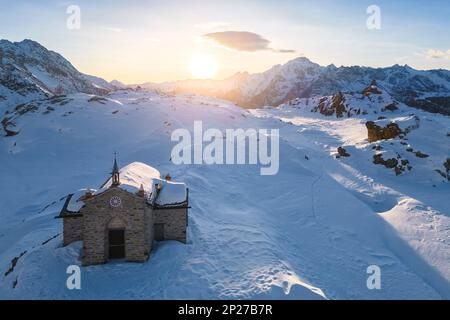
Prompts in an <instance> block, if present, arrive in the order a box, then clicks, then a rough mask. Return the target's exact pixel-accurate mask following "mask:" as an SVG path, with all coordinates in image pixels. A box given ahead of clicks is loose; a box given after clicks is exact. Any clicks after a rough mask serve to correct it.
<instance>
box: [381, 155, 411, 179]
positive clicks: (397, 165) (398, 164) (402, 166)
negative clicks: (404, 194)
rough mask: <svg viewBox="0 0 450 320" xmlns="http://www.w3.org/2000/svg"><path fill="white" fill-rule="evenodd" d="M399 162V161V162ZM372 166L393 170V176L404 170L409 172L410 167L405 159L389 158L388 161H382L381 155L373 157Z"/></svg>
mask: <svg viewBox="0 0 450 320" xmlns="http://www.w3.org/2000/svg"><path fill="white" fill-rule="evenodd" d="M399 160H400V161H399ZM372 162H373V163H374V164H379V165H383V166H385V167H386V168H388V169H394V172H395V175H397V176H398V175H399V174H401V173H402V172H403V171H405V170H406V169H408V170H411V169H412V167H411V165H410V164H409V160H407V159H401V158H399V159H396V158H390V159H383V155H382V154H381V153H377V154H374V155H373V161H372Z"/></svg>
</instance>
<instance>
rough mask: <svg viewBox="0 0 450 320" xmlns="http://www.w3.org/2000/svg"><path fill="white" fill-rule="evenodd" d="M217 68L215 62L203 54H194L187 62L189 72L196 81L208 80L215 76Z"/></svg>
mask: <svg viewBox="0 0 450 320" xmlns="http://www.w3.org/2000/svg"><path fill="white" fill-rule="evenodd" d="M218 69H219V66H218V64H217V61H216V60H215V59H214V58H213V57H212V56H210V55H208V54H205V53H195V54H193V55H192V57H191V60H190V61H189V70H190V72H191V75H192V76H193V77H194V78H196V79H209V78H212V77H213V76H215V75H216V73H217V70H218Z"/></svg>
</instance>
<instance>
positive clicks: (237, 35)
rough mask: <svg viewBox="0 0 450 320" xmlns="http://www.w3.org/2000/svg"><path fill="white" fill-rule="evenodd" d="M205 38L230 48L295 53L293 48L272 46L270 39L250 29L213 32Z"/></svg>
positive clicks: (247, 50) (245, 50) (205, 35)
mask: <svg viewBox="0 0 450 320" xmlns="http://www.w3.org/2000/svg"><path fill="white" fill-rule="evenodd" d="M203 38H205V39H208V40H211V41H213V42H214V43H217V44H218V45H221V46H223V47H226V48H228V49H232V50H237V51H244V52H256V51H273V52H280V53H294V52H295V50H291V49H274V48H272V47H270V41H269V40H267V39H265V38H264V37H262V36H261V35H259V34H257V33H253V32H248V31H222V32H212V33H207V34H204V35H203Z"/></svg>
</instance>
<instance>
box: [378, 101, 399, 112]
mask: <svg viewBox="0 0 450 320" xmlns="http://www.w3.org/2000/svg"><path fill="white" fill-rule="evenodd" d="M397 109H398V107H397V104H396V103H395V102H392V103H390V104H388V105H387V106H385V107H384V108H383V109H382V110H381V111H386V110H389V111H395V110H397Z"/></svg>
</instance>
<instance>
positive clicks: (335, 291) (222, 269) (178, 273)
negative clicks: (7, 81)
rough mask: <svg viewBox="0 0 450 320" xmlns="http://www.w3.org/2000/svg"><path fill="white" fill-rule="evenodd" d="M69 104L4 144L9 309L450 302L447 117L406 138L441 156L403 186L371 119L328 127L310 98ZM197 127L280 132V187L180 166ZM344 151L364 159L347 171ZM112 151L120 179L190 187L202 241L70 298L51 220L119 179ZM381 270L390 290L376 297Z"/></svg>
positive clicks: (254, 171)
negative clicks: (138, 165)
mask: <svg viewBox="0 0 450 320" xmlns="http://www.w3.org/2000/svg"><path fill="white" fill-rule="evenodd" d="M59 99H60V100H58V101H57V102H55V101H51V99H50V100H42V101H40V102H34V103H33V106H34V107H33V108H29V109H27V110H29V111H27V112H23V113H22V114H21V113H17V112H16V111H14V110H12V109H11V111H10V114H9V116H10V117H11V119H13V121H14V129H15V130H16V131H17V132H18V133H17V134H16V135H13V136H9V137H1V138H0V160H1V161H0V163H1V166H0V175H1V176H2V179H1V180H0V190H1V192H2V194H3V195H4V196H2V200H1V202H0V219H1V220H2V224H1V226H0V240H1V241H0V270H2V271H3V272H4V273H7V275H5V274H2V275H1V276H0V298H7V299H9V298H58V299H64V298H82V299H89V298H129V299H134V298H151V299H152V298H159V299H164V298H176V299H177V298H178V299H179V298H187V299H189V298H222V299H230V298H253V299H257V298H281V299H317V298H323V297H327V298H329V299H393V298H398V299H415V298H424V299H439V298H446V299H449V298H450V286H449V281H450V273H449V270H450V268H449V265H450V250H449V248H450V243H449V226H450V219H449V215H448V213H449V212H450V210H449V209H450V208H449V204H448V201H447V199H446V198H447V195H448V194H449V184H448V183H447V182H444V181H443V180H444V179H443V177H442V176H440V175H439V174H437V173H436V172H434V171H433V170H434V167H433V165H434V162H435V164H436V166H437V165H438V163H439V162H440V161H441V160H442V159H443V157H444V154H445V152H446V149H445V148H446V145H445V142H444V141H446V140H444V139H448V138H447V137H446V136H445V135H442V137H441V136H440V134H441V133H443V132H444V131H445V130H448V128H449V127H450V125H449V121H448V118H445V117H441V116H438V115H429V114H420V116H421V119H422V122H421V127H420V128H419V129H417V130H414V131H412V132H411V133H410V134H408V135H407V137H408V139H411V144H412V146H413V147H414V148H420V150H421V151H423V152H427V153H429V154H430V157H429V158H427V159H414V163H413V164H412V165H413V166H414V168H413V170H411V171H408V172H404V173H402V174H400V175H398V176H396V175H395V173H394V172H393V171H392V170H390V169H387V168H385V167H383V166H380V165H375V164H373V163H371V157H372V156H373V149H371V148H372V146H373V145H375V144H376V143H368V142H367V141H366V140H365V139H366V136H365V134H366V131H365V127H364V123H365V120H366V119H365V118H364V117H362V115H360V116H356V117H343V118H336V117H335V116H324V115H322V114H320V113H318V112H312V111H311V110H310V109H309V108H302V103H305V104H306V101H303V100H301V101H299V102H298V103H297V102H296V103H297V104H296V105H291V106H288V105H286V106H283V107H280V108H269V109H262V110H256V111H252V112H249V111H245V110H242V109H240V108H238V107H236V106H234V105H232V104H230V103H228V102H225V101H221V100H215V99H212V98H205V97H199V96H193V95H177V96H171V95H157V94H154V93H146V92H142V91H141V92H132V91H121V92H120V93H119V92H118V93H112V94H109V95H108V96H106V97H104V98H99V97H93V96H89V95H86V94H73V95H68V96H66V97H62V98H59ZM348 99H350V97H348ZM386 99H388V97H386ZM358 101H359V100H358ZM308 103H311V102H308ZM315 105H316V104H315ZM366 105H369V106H370V109H372V108H373V109H376V108H378V107H379V106H378V105H377V104H376V102H373V104H370V103H368V102H367V101H366V103H365V104H364V106H366ZM48 107H51V108H50V109H49V108H48ZM368 108H369V107H368ZM377 110H378V109H377ZM411 110H414V109H410V108H408V107H406V106H404V105H401V106H400V109H399V110H397V111H395V117H397V118H398V121H399V122H402V121H403V118H407V114H408V112H411ZM366 116H367V117H369V114H366ZM378 116H379V115H378V114H377V115H376V114H375V113H373V115H372V114H371V115H370V117H374V120H375V119H376V117H378ZM428 119H429V120H430V122H428ZM195 120H203V126H204V128H205V129H206V128H208V127H213V128H218V129H221V130H224V129H226V128H279V129H280V135H281V141H280V171H279V173H278V174H277V175H274V176H261V175H260V174H259V168H258V167H257V166H255V165H228V166H225V165H222V166H221V165H212V166H210V165H181V166H175V165H173V164H172V163H171V161H170V152H171V148H172V147H173V145H174V143H172V142H171V141H170V135H171V132H172V131H173V129H175V128H188V129H189V130H192V128H193V123H194V121H195ZM403 122H405V123H410V120H408V119H404V121H403ZM403 122H402V123H403ZM436 130H437V131H438V133H439V134H437V133H436ZM435 136H436V137H435ZM431 137H433V138H431ZM430 139H434V140H430ZM394 140H395V139H394ZM390 142H391V141H385V142H382V144H383V148H386V149H387V148H388V146H390ZM397 142H398V143H399V141H395V144H396V143H397ZM438 143H440V144H439V146H440V147H439V148H438V147H437V146H438ZM342 145H345V147H346V149H347V150H348V152H349V153H350V154H351V156H350V157H348V158H345V159H344V158H340V159H336V158H335V154H336V148H337V147H338V146H342ZM447 145H448V144H447ZM400 146H402V147H403V145H400ZM393 147H397V148H400V147H399V146H397V145H394V146H393ZM434 147H436V148H437V149H435V148H434ZM114 151H117V152H118V154H119V156H118V158H119V164H120V165H126V164H128V163H132V162H135V161H139V162H143V163H147V164H149V165H151V166H153V167H155V168H157V169H158V170H159V171H160V172H161V173H162V175H164V174H166V173H170V175H171V176H172V178H173V179H174V180H176V181H183V182H185V183H186V184H187V186H188V187H189V189H190V205H191V206H192V209H190V212H189V227H188V243H187V244H186V245H184V244H181V243H178V242H162V243H159V244H158V245H157V247H156V249H155V250H154V251H153V252H152V255H151V258H150V260H149V261H148V262H146V263H143V264H129V263H110V264H106V265H100V266H91V267H86V268H82V290H79V291H76V290H74V291H70V290H68V289H67V288H66V285H65V282H66V278H67V275H66V273H65V271H66V268H67V266H68V265H71V264H77V265H80V259H79V253H80V249H81V243H75V244H72V245H70V246H67V247H61V241H62V237H61V234H60V233H61V231H62V222H61V221H60V220H58V219H53V217H54V216H56V215H57V214H58V212H59V210H60V208H61V207H62V205H63V200H64V196H65V195H66V194H68V193H70V192H73V191H74V190H78V189H81V188H85V187H87V186H89V187H91V186H100V185H101V184H102V183H103V182H104V181H105V178H107V177H108V173H109V172H110V170H111V168H110V166H111V164H112V154H113V152H114ZM405 152H406V151H405ZM416 160H417V161H416ZM419 160H423V161H434V162H433V163H431V162H430V163H428V162H427V163H428V165H427V164H424V163H422V162H419ZM416 168H417V171H416ZM15 257H17V258H18V259H17V260H16V264H15V266H14V268H11V267H12V260H13V259H14V258H15ZM373 264H375V265H378V266H380V268H381V270H382V289H381V290H368V289H367V286H366V279H367V276H368V275H367V273H366V269H367V267H368V266H369V265H373ZM8 270H11V271H10V272H8Z"/></svg>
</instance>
